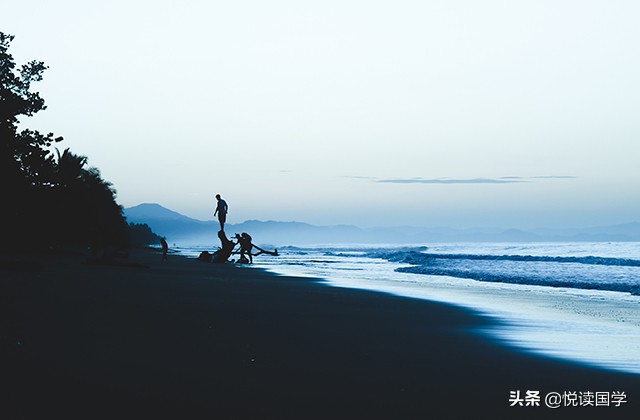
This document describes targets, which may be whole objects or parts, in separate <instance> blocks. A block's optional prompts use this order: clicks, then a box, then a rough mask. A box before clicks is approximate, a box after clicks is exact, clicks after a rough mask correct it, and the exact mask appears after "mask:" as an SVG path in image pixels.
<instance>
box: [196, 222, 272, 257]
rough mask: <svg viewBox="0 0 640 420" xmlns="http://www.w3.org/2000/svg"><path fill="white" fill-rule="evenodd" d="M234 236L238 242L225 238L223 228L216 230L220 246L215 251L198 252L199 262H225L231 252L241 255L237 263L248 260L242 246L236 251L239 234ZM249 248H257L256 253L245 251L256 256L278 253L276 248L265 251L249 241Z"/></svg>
mask: <svg viewBox="0 0 640 420" xmlns="http://www.w3.org/2000/svg"><path fill="white" fill-rule="evenodd" d="M243 235H246V234H245V233H243ZM246 236H247V237H249V238H251V237H250V236H249V235H246ZM236 237H237V238H238V242H233V241H231V240H229V238H227V235H226V234H225V233H224V231H223V230H221V231H219V232H218V239H220V245H221V248H220V249H218V250H217V251H215V252H214V253H213V254H211V253H209V252H207V251H203V252H201V253H200V256H199V257H198V261H201V262H214V263H218V264H219V263H225V262H227V261H228V260H229V258H230V257H231V255H233V254H241V257H240V258H239V259H238V262H239V263H248V262H250V261H249V260H247V259H246V258H245V257H244V252H247V251H246V248H245V250H243V249H242V248H241V249H240V250H238V251H236V250H235V248H236V246H237V245H238V244H239V243H240V235H236ZM249 245H250V246H249V249H252V248H255V249H257V250H258V252H256V253H251V251H248V252H247V253H248V254H250V255H251V256H253V257H256V256H258V255H261V254H268V255H273V256H277V255H278V250H277V249H276V250H274V251H267V250H266V249H262V248H260V247H259V246H256V245H254V244H252V243H249Z"/></svg>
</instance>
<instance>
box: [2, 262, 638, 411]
mask: <svg viewBox="0 0 640 420" xmlns="http://www.w3.org/2000/svg"><path fill="white" fill-rule="evenodd" d="M129 260H130V261H132V262H136V263H138V264H141V265H146V266H148V267H149V268H142V267H136V266H94V265H86V264H82V260H81V257H57V258H54V257H49V258H47V259H46V260H45V261H42V262H41V263H42V265H43V269H42V271H23V270H15V269H11V270H8V269H5V268H3V269H1V270H0V273H1V274H2V281H0V290H1V293H0V296H1V298H0V299H2V307H1V308H2V309H0V310H1V311H2V318H0V319H3V320H4V321H3V323H2V324H0V327H1V328H0V337H1V341H0V349H1V353H0V356H1V357H2V359H1V360H2V363H3V366H2V370H3V372H5V375H3V377H2V379H1V380H0V381H2V382H1V383H2V386H3V388H6V389H8V392H5V393H3V397H2V398H3V401H1V403H2V406H3V407H5V409H6V410H9V412H13V413H15V414H20V413H22V414H24V413H27V414H32V415H33V416H35V415H37V414H39V413H66V414H68V415H73V416H80V415H81V414H83V415H85V417H86V418H91V417H99V416H101V415H105V416H106V413H111V414H113V413H121V414H122V413H124V417H125V418H132V417H135V414H136V413H137V414H139V415H145V416H150V415H163V414H167V413H181V414H182V415H184V414H185V413H188V415H186V418H192V417H208V418H211V417H214V418H247V417H252V418H327V417H329V416H331V417H334V418H423V417H426V416H436V418H437V416H440V417H451V418H454V417H458V418H460V417H461V416H462V417H464V416H466V415H471V414H472V413H475V415H474V417H477V415H478V414H482V415H483V416H487V417H489V416H491V417H493V418H508V417H514V416H518V417H520V418H539V417H540V416H543V415H545V416H548V415H551V416H552V415H558V416H562V418H573V416H575V417H576V418H577V417H580V418H601V417H603V416H606V417H610V418H623V417H625V416H627V417H628V416H629V415H632V414H633V413H639V412H640V375H632V374H625V373H619V372H613V371H607V370H602V369H596V368H591V367H588V366H583V365H580V364H577V363H570V362H566V361H559V360H554V359H550V358H545V357H541V356H535V355H532V354H528V353H526V352H524V351H519V350H518V349H517V348H515V347H510V346H507V345H505V344H504V343H501V342H498V341H497V340H491V339H489V338H487V337H486V336H484V335H482V334H481V333H479V332H478V331H479V329H481V328H488V327H491V326H493V325H495V322H494V321H492V320H490V319H489V318H487V317H484V316H482V315H479V314H478V313H476V312H474V311H471V310H465V309H462V308H459V307H455V306H453V305H447V304H444V303H439V302H432V301H425V300H421V299H412V298H406V297H398V296H393V295H390V294H386V293H379V292H373V291H365V290H358V289H347V288H340V287H335V286H328V285H325V284H323V281H322V280H320V279H310V278H294V277H287V276H278V275H276V274H273V273H269V272H266V271H264V270H262V269H253V268H252V269H248V268H242V267H235V266H231V265H221V266H217V265H212V264H203V263H199V262H196V261H195V260H193V259H189V258H186V257H182V256H177V255H170V257H169V261H167V262H164V263H163V262H162V261H161V260H160V256H159V255H157V254H154V253H153V252H143V253H135V255H133V254H132V256H131V257H130V258H129ZM527 390H538V391H540V392H541V394H542V395H544V394H545V393H548V392H551V391H555V392H560V393H562V392H565V391H566V392H572V391H576V392H594V393H595V392H613V391H620V392H625V393H626V401H627V402H626V403H624V404H622V405H621V406H620V407H613V406H610V407H580V406H578V407H561V408H560V409H558V410H552V409H549V408H547V407H545V406H544V401H542V404H541V406H540V407H510V402H509V396H510V392H512V391H521V392H522V393H523V394H524V393H525V392H526V391H527ZM40 410H42V411H40ZM553 413H557V414H553ZM129 414H131V416H130V417H129V416H128V415H129ZM618 416H620V417H618ZM121 417H123V416H122V415H121ZM17 418H21V417H17ZM22 418H32V417H28V416H27V417H22Z"/></svg>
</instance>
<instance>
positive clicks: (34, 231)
mask: <svg viewBox="0 0 640 420" xmlns="http://www.w3.org/2000/svg"><path fill="white" fill-rule="evenodd" d="M13 38H14V37H13V36H12V35H7V34H4V33H2V32H0V186H1V187H2V193H3V195H4V198H3V199H2V204H1V205H0V208H1V209H2V210H0V226H1V228H2V234H3V241H2V245H1V246H2V247H4V248H8V247H12V246H16V245H18V246H20V245H22V246H24V245H27V246H29V247H56V246H65V245H87V246H91V247H93V248H94V249H95V248H97V249H100V248H102V249H107V248H113V247H123V246H126V245H128V241H129V226H128V225H127V223H126V220H125V218H124V216H123V214H122V208H121V207H120V206H119V205H118V204H117V203H116V200H115V194H116V192H115V190H114V189H113V187H112V185H111V184H110V183H109V182H107V181H105V180H104V179H102V177H101V176H100V172H99V171H98V169H96V168H91V167H87V158H86V157H84V156H79V155H76V154H74V153H72V152H71V151H69V149H66V150H64V151H63V152H62V153H60V152H59V151H58V150H57V149H56V150H55V152H54V151H53V150H51V149H52V146H53V145H54V144H55V143H58V142H60V141H62V138H61V137H55V136H54V135H53V134H52V133H48V134H42V133H40V132H38V131H34V130H29V129H23V130H20V129H19V128H18V124H19V123H20V122H21V121H19V118H20V117H30V116H32V115H33V114H35V113H37V112H39V111H42V110H44V109H46V106H45V104H44V100H43V99H42V98H41V97H40V94H39V93H38V92H33V91H32V90H31V84H32V83H33V82H38V81H40V80H42V74H43V72H44V71H45V70H46V68H47V67H46V66H45V65H44V63H42V62H40V61H31V62H29V63H27V64H25V65H23V66H22V67H20V69H16V64H15V62H14V59H13V56H12V55H11V54H10V53H9V51H8V50H9V46H10V43H11V41H12V40H13Z"/></svg>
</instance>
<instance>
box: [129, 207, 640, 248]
mask: <svg viewBox="0 0 640 420" xmlns="http://www.w3.org/2000/svg"><path fill="white" fill-rule="evenodd" d="M124 213H125V216H126V217H127V220H128V221H129V222H133V223H146V224H147V225H149V226H150V227H151V229H153V231H154V232H156V233H157V234H159V235H161V236H165V237H167V240H168V241H169V243H177V244H179V245H183V246H185V245H203V246H207V245H211V246H212V247H215V246H218V243H219V241H218V238H217V236H216V235H217V232H218V229H219V226H218V222H217V221H213V220H212V221H202V220H197V219H192V218H190V217H187V216H184V215H182V214H180V213H177V212H175V211H172V210H169V209H167V208H165V207H162V206H161V205H159V204H148V203H147V204H140V205H138V206H135V207H130V208H127V209H125V211H124ZM225 231H226V232H227V235H228V236H229V237H231V236H233V235H234V234H235V233H241V232H248V233H249V234H250V235H251V236H252V237H253V239H254V242H255V243H256V244H263V245H266V244H268V245H274V246H283V245H310V244H340V243H361V244H420V243H436V242H536V241H549V242H552V241H566V242H573V241H575V242H580V241H592V242H597V241H611V242H613V241H621V242H622V241H640V223H638V222H633V223H626V224H621V225H615V226H601V227H594V228H585V229H537V230H531V231H527V230H520V229H452V228H446V227H440V228H424V227H412V226H402V227H390V228H371V229H362V228H359V227H357V226H352V225H336V226H315V225H311V224H308V223H302V222H277V221H259V220H247V221H246V222H243V223H239V224H235V225H233V224H227V225H226V226H225Z"/></svg>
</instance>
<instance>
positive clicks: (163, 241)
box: [160, 238, 169, 261]
mask: <svg viewBox="0 0 640 420" xmlns="http://www.w3.org/2000/svg"><path fill="white" fill-rule="evenodd" d="M160 245H161V246H162V261H166V260H167V252H169V244H168V243H167V240H166V239H164V238H160Z"/></svg>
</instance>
